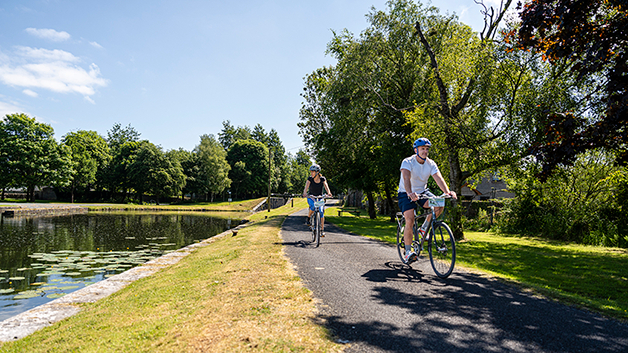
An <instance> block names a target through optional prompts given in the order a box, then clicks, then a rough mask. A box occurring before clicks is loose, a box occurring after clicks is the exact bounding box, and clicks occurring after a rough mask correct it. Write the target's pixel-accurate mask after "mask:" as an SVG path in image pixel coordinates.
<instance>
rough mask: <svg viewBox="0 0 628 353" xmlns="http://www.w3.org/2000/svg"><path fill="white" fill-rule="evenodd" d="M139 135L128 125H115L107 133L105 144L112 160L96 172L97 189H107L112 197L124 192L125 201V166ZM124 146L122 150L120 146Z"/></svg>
mask: <svg viewBox="0 0 628 353" xmlns="http://www.w3.org/2000/svg"><path fill="white" fill-rule="evenodd" d="M139 137H140V133H139V132H137V130H135V128H133V127H132V126H131V125H130V124H129V125H127V127H125V128H123V127H122V126H121V125H120V123H115V124H114V125H113V127H112V128H111V129H110V130H109V131H107V139H106V140H107V144H108V145H109V151H110V153H111V156H112V159H111V161H110V163H107V164H104V165H102V166H101V168H99V170H98V171H97V176H96V179H97V182H96V183H97V187H98V188H99V189H102V188H103V187H104V188H107V189H108V190H109V191H110V192H111V193H112V197H114V195H115V193H116V192H118V191H119V190H122V191H123V192H124V196H123V199H126V196H127V194H126V193H127V191H128V188H129V186H128V175H127V170H126V168H127V166H128V164H129V163H130V161H129V160H128V158H129V157H130V155H131V154H132V149H134V148H135V147H136V145H137V144H136V143H137V142H138V141H139ZM124 145H126V146H125V147H124V148H123V147H122V146H124Z"/></svg>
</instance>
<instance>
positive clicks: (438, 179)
mask: <svg viewBox="0 0 628 353" xmlns="http://www.w3.org/2000/svg"><path fill="white" fill-rule="evenodd" d="M432 178H434V181H436V184H437V185H438V187H439V188H440V189H441V190H443V192H444V193H445V194H447V195H450V196H451V197H453V198H454V199H457V198H458V197H457V195H456V192H455V191H452V190H449V187H448V186H447V183H446V182H445V179H443V175H442V174H441V173H440V171H439V172H437V173H436V174H433V175H432Z"/></svg>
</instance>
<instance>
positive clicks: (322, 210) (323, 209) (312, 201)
mask: <svg viewBox="0 0 628 353" xmlns="http://www.w3.org/2000/svg"><path fill="white" fill-rule="evenodd" d="M307 203H308V205H310V210H312V211H314V200H312V199H311V198H309V197H308V198H307ZM321 217H325V206H321Z"/></svg>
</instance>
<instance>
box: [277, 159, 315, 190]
mask: <svg viewBox="0 0 628 353" xmlns="http://www.w3.org/2000/svg"><path fill="white" fill-rule="evenodd" d="M286 165H287V171H286V174H284V175H285V178H286V180H287V183H286V184H287V188H288V189H287V192H289V193H291V194H298V195H300V194H301V193H302V192H303V186H304V185H305V181H306V180H307V177H308V176H310V171H309V169H310V165H312V162H311V161H310V157H308V155H307V153H305V151H303V150H299V151H298V152H297V153H296V155H294V156H293V155H291V154H288V156H287V163H286Z"/></svg>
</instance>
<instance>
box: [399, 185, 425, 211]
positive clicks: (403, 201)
mask: <svg viewBox="0 0 628 353" xmlns="http://www.w3.org/2000/svg"><path fill="white" fill-rule="evenodd" d="M421 195H425V196H429V197H434V194H432V193H431V192H430V191H429V190H425V191H424V192H423V193H421ZM427 201H428V200H427V199H419V200H418V201H410V198H409V197H408V194H407V193H405V192H400V193H399V199H398V202H399V208H400V209H401V213H403V212H406V211H407V210H412V209H415V210H416V206H417V203H418V204H419V205H421V207H425V203H426V202H427Z"/></svg>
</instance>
